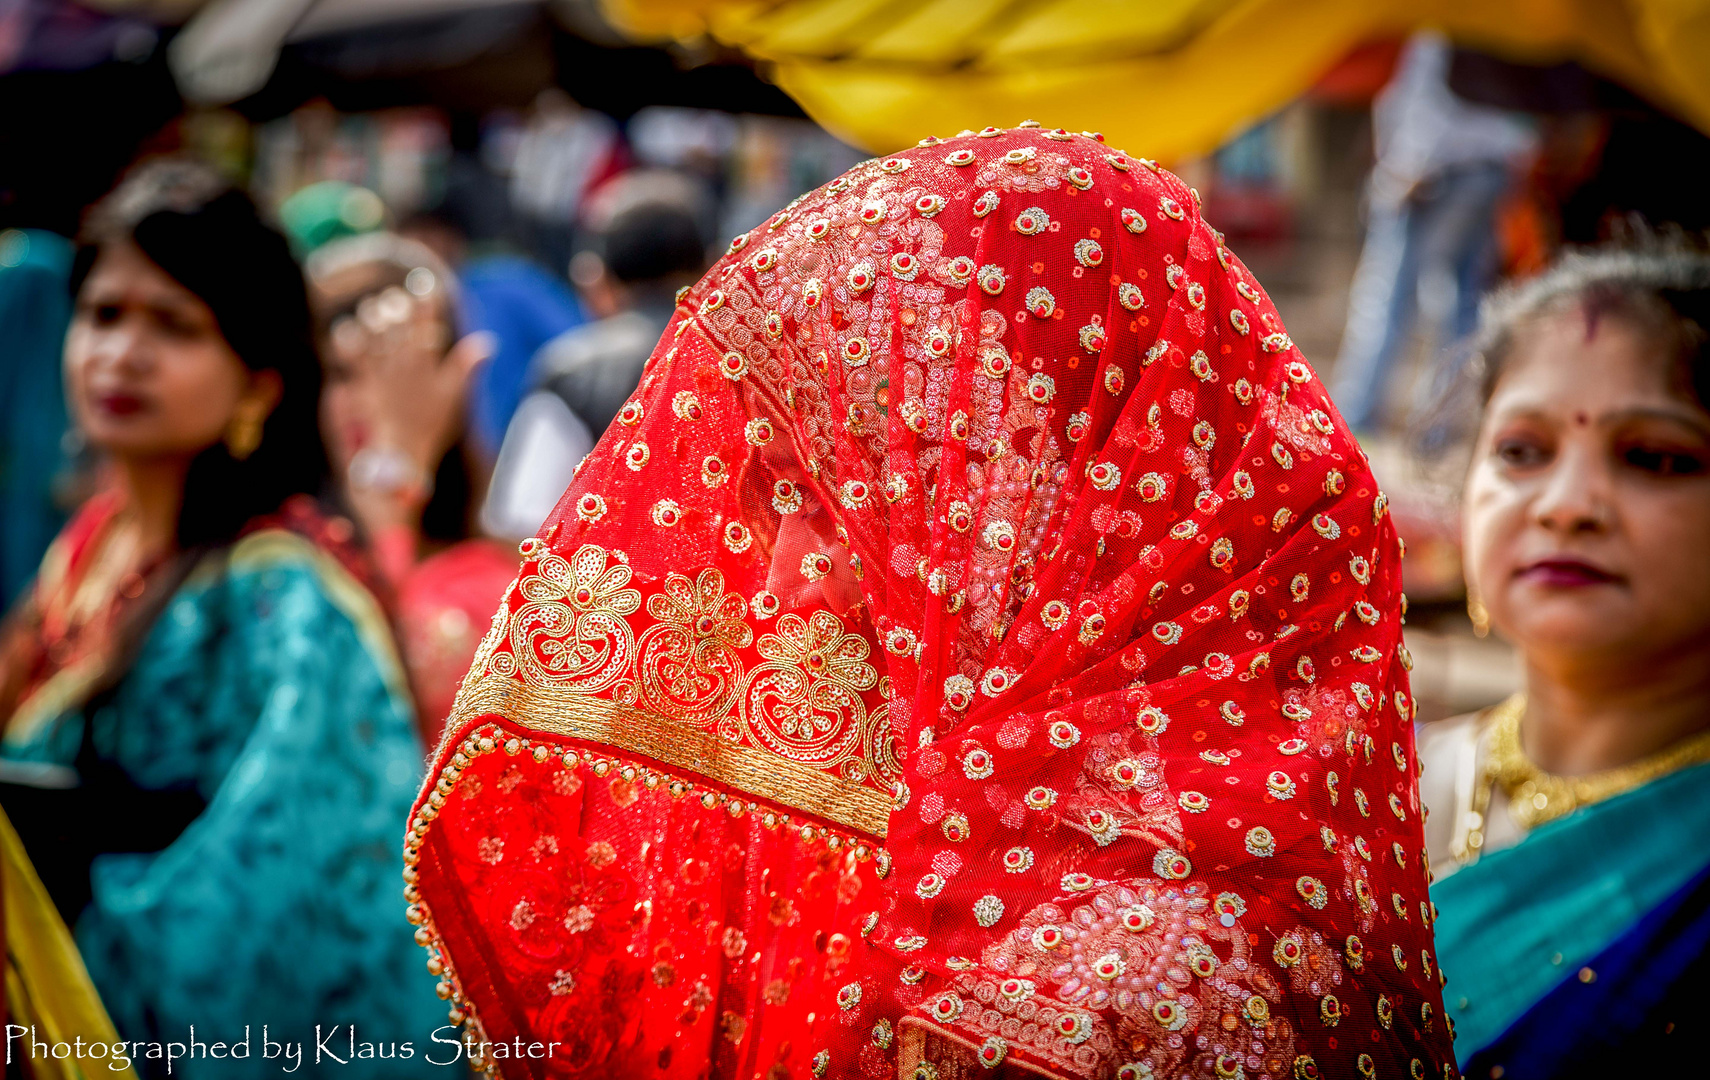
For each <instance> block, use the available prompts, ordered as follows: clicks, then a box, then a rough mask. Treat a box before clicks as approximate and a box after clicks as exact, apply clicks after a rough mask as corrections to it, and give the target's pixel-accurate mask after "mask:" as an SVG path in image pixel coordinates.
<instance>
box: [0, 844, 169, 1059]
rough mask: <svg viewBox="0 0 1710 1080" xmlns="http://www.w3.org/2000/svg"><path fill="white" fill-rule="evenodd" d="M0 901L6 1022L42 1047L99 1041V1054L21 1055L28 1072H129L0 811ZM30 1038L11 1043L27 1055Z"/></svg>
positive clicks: (67, 938) (61, 925)
mask: <svg viewBox="0 0 1710 1080" xmlns="http://www.w3.org/2000/svg"><path fill="white" fill-rule="evenodd" d="M0 907H3V908H4V911H5V919H6V1013H7V1016H6V1023H7V1024H8V1025H11V1024H17V1025H21V1026H23V1027H26V1028H34V1032H33V1037H34V1039H35V1040H36V1041H39V1042H42V1043H46V1044H48V1045H50V1046H53V1045H55V1044H71V1045H73V1046H75V1045H76V1041H77V1040H78V1039H79V1038H81V1039H82V1040H83V1044H84V1046H88V1045H89V1044H90V1043H106V1044H107V1046H108V1047H109V1055H108V1056H107V1057H92V1056H87V1055H86V1056H84V1057H82V1058H81V1059H80V1058H78V1057H76V1056H68V1057H65V1058H60V1059H55V1058H53V1057H52V1056H51V1055H49V1056H48V1057H47V1058H35V1059H33V1060H30V1061H29V1064H28V1066H27V1067H28V1069H29V1070H30V1072H29V1073H28V1075H30V1076H33V1077H37V1078H40V1080H92V1078H93V1077H95V1076H103V1077H121V1076H129V1077H135V1076H136V1072H135V1070H134V1069H132V1068H131V1065H130V1063H129V1061H128V1059H127V1060H126V1063H125V1065H124V1067H123V1068H115V1067H114V1061H113V1059H112V1057H111V1047H112V1046H114V1045H115V1044H116V1043H118V1042H119V1033H118V1031H117V1030H116V1029H115V1028H114V1027H113V1021H112V1020H111V1019H109V1018H108V1016H107V1010H106V1008H105V1007H104V1006H103V1005H102V1004H101V998H100V995H98V994H97V993H96V992H95V984H94V983H93V982H91V981H90V979H89V972H88V971H87V970H85V969H84V967H83V958H82V957H81V956H80V955H78V952H77V943H76V942H75V941H73V940H72V937H71V931H70V929H68V928H67V927H66V925H65V920H63V919H61V918H60V917H59V912H58V911H57V910H56V909H55V908H54V906H53V901H52V900H50V899H49V898H48V894H47V890H46V889H45V888H43V887H42V882H41V879H40V878H39V877H37V876H36V869H35V867H34V866H32V865H31V864H30V857H29V856H28V855H27V854H25V852H24V845H23V842H22V841H20V840H19V839H18V834H17V833H16V832H14V831H13V829H12V823H11V821H10V820H8V819H7V817H6V814H5V812H4V811H0ZM29 1043H30V1038H29V1037H26V1038H25V1039H23V1040H21V1041H19V1042H18V1043H16V1044H11V1050H12V1052H14V1053H18V1052H22V1053H23V1054H25V1055H26V1057H27V1055H28V1054H29V1052H30V1050H29Z"/></svg>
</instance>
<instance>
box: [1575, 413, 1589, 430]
mask: <svg viewBox="0 0 1710 1080" xmlns="http://www.w3.org/2000/svg"><path fill="white" fill-rule="evenodd" d="M1573 422H1574V423H1576V424H1578V425H1579V426H1580V427H1584V426H1585V425H1587V424H1589V423H1591V417H1589V416H1587V415H1585V414H1584V413H1582V412H1576V413H1574V414H1573Z"/></svg>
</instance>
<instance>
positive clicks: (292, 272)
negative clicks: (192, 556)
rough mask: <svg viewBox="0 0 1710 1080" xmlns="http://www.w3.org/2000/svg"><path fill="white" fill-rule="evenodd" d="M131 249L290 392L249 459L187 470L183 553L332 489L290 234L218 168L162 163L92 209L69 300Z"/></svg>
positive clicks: (140, 170) (248, 360)
mask: <svg viewBox="0 0 1710 1080" xmlns="http://www.w3.org/2000/svg"><path fill="white" fill-rule="evenodd" d="M127 242H128V243H133V244H135V245H136V246H137V248H138V249H140V250H141V251H142V253H143V254H144V255H146V256H147V257H148V258H149V259H150V261H152V262H153V263H154V264H155V265H156V266H159V267H160V268H161V269H162V270H164V271H166V273H167V274H169V275H170V276H171V277H172V278H173V279H174V280H176V281H177V282H178V283H179V284H180V285H183V286H184V287H185V288H187V289H189V290H190V291H191V292H193V293H195V294H196V295H197V296H198V297H200V298H201V300H202V302H203V303H205V304H207V305H208V307H209V308H210V309H211V310H212V311H213V313H214V318H215V320H216V321H217V323H218V324H219V328H220V333H221V334H222V335H223V336H224V337H225V339H226V342H227V343H228V344H230V345H231V347H232V351H233V352H235V353H236V354H237V356H238V358H239V359H240V360H242V361H243V364H244V366H245V367H247V368H249V369H250V370H251V371H274V372H277V373H278V374H279V378H280V382H281V383H282V385H283V394H282V395H281V397H280V399H279V404H278V405H276V406H275V407H274V409H273V411H272V412H271V413H269V414H268V417H267V420H266V422H265V423H264V425H263V427H262V438H261V443H260V445H259V446H257V447H256V449H255V451H254V452H253V453H251V454H250V455H249V456H248V457H247V458H245V459H243V460H239V459H237V458H235V457H233V456H232V455H231V454H230V453H229V452H228V451H227V449H226V447H225V445H224V443H215V444H214V445H213V446H210V447H208V448H207V449H205V450H203V451H202V452H201V453H199V454H197V455H196V457H195V459H194V460H193V461H192V462H191V464H190V471H189V474H188V476H187V478H186V480H185V485H184V502H183V505H182V507H181V509H180V510H179V514H178V537H177V539H178V546H179V548H180V549H181V550H185V551H189V550H192V549H205V548H209V547H217V546H219V545H222V544H227V543H230V542H231V541H232V540H234V539H235V538H236V537H237V535H238V534H239V533H240V532H241V531H242V530H243V528H244V526H245V524H246V523H248V522H250V521H252V520H253V519H255V518H257V517H261V516H263V515H268V514H273V513H276V512H277V511H278V510H279V509H280V507H281V506H282V505H283V504H284V503H285V501H286V500H287V499H288V498H290V497H291V496H292V495H297V494H307V495H311V496H319V495H320V494H321V492H322V489H323V488H324V487H325V484H326V479H327V457H326V450H325V448H324V447H323V446H322V444H321V435H320V427H319V422H318V416H319V412H318V409H319V402H320V395H321V367H320V361H319V359H318V358H317V356H316V353H315V345H314V331H313V324H312V322H311V319H310V315H309V299H308V292H307V290H306V288H305V287H304V284H303V274H302V270H301V269H300V268H299V267H298V265H297V262H296V260H295V259H293V258H292V257H291V252H290V249H289V248H288V247H287V246H286V243H285V238H284V236H282V235H281V234H280V233H279V232H278V231H277V230H276V229H274V228H272V227H271V226H270V225H268V224H267V223H266V222H264V221H263V220H262V218H261V215H260V213H259V212H258V211H257V210H256V207H255V204H254V203H253V202H251V201H250V198H249V196H248V195H245V194H244V193H243V192H242V191H240V190H238V189H236V188H234V187H232V186H231V185H230V184H229V183H227V182H226V181H225V180H224V179H223V178H221V177H220V175H219V174H218V173H216V172H215V171H214V170H212V169H211V168H208V167H207V166H205V165H202V164H200V163H198V162H195V161H191V160H186V159H182V158H162V159H157V160H155V161H151V162H148V163H146V164H144V165H141V166H139V167H137V168H136V169H134V170H132V171H131V173H130V174H129V175H127V176H126V177H125V178H124V179H123V180H122V181H120V183H119V186H118V187H116V188H115V189H113V191H112V193H111V194H109V195H108V196H107V197H106V198H104V199H102V200H101V201H100V202H99V203H97V204H95V206H94V207H93V208H92V209H91V211H90V213H89V215H88V217H87V219H86V220H85V224H84V229H83V234H82V235H81V236H80V237H79V247H78V251H77V256H76V260H75V262H74V263H73V268H72V276H71V290H72V294H73V295H76V293H77V292H78V291H79V290H80V289H81V288H82V286H83V282H84V279H85V278H87V277H88V275H89V272H90V270H91V269H93V267H94V265H95V260H96V258H97V257H98V256H99V255H100V253H101V249H102V248H104V247H108V246H111V245H115V244H123V243H127Z"/></svg>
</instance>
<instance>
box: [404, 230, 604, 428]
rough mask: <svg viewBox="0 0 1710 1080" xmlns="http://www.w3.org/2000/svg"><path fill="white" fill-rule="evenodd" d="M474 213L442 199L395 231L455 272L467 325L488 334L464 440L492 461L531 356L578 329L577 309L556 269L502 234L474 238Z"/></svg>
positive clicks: (579, 311)
mask: <svg viewBox="0 0 1710 1080" xmlns="http://www.w3.org/2000/svg"><path fill="white" fill-rule="evenodd" d="M474 216H475V210H474V208H472V207H465V206H463V205H462V204H461V202H460V201H459V200H456V199H449V198H448V200H447V202H446V203H445V204H444V205H442V206H441V207H439V208H438V209H436V210H433V211H429V212H425V213H420V214H416V215H414V216H413V217H411V218H409V219H408V220H406V221H404V222H403V223H402V224H401V225H400V226H399V228H398V232H399V233H400V234H401V235H402V236H404V237H405V238H407V239H411V240H415V241H418V242H420V243H422V244H424V245H425V246H427V247H428V248H429V249H431V250H432V251H433V252H434V254H436V255H438V256H439V257H440V259H441V260H443V261H444V263H445V264H446V265H447V266H449V267H451V268H452V270H453V271H455V272H456V274H457V276H458V280H459V283H460V285H461V289H460V295H461V303H462V309H463V316H462V317H463V322H464V326H465V328H466V329H467V330H469V331H471V332H473V331H477V330H482V331H486V332H487V333H489V334H491V335H492V355H491V356H489V357H488V359H487V362H486V363H485V364H482V365H481V368H480V370H479V371H478V372H477V373H476V376H475V378H474V380H473V382H472V385H471V387H470V391H471V392H470V400H469V426H470V430H469V434H470V437H471V439H472V440H473V445H474V446H475V448H476V449H477V450H479V451H480V452H481V453H482V454H483V455H484V456H485V458H486V460H487V461H489V462H490V461H492V459H493V456H494V455H495V454H497V453H498V452H499V444H500V443H501V442H503V441H504V437H505V425H506V424H508V423H510V419H511V414H512V413H514V412H516V408H517V403H518V402H520V401H521V400H522V397H523V392H524V386H525V379H526V375H527V372H528V364H529V359H530V358H531V357H532V356H534V354H535V352H536V351H537V350H538V349H539V348H540V347H541V346H542V345H544V344H546V343H547V342H548V341H551V340H552V339H553V338H555V337H557V336H558V335H559V334H562V333H564V332H565V331H566V330H569V329H571V328H572V327H576V326H580V325H581V324H582V321H583V314H582V307H581V305H580V304H578V303H577V302H576V297H575V296H574V295H573V294H572V293H571V292H570V286H569V284H568V283H567V282H566V281H565V280H564V279H563V278H562V277H560V276H559V274H554V273H552V272H551V271H548V270H547V269H545V268H544V267H542V266H541V265H540V264H539V263H536V262H535V261H534V260H533V259H530V258H528V257H527V256H525V255H520V254H517V253H515V252H513V251H510V250H508V248H507V247H505V246H503V241H502V240H501V239H500V238H493V237H482V236H476V235H472V234H471V229H470V227H469V225H468V224H467V222H468V221H469V220H471V219H472V218H473V217H474ZM559 273H560V274H561V273H562V268H560V271H559Z"/></svg>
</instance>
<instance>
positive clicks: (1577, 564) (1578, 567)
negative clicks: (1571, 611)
mask: <svg viewBox="0 0 1710 1080" xmlns="http://www.w3.org/2000/svg"><path fill="white" fill-rule="evenodd" d="M1514 576H1515V577H1517V578H1520V579H1521V580H1523V581H1529V582H1532V583H1533V584H1537V585H1543V586H1545V587H1546V588H1554V589H1573V588H1582V587H1584V586H1587V585H1607V584H1609V583H1610V582H1613V581H1617V580H1619V578H1617V577H1616V576H1615V575H1614V574H1611V573H1610V572H1609V571H1607V570H1604V569H1602V568H1601V567H1598V566H1594V565H1593V564H1591V563H1589V562H1586V561H1585V560H1584V559H1576V558H1573V557H1571V556H1554V557H1551V558H1548V559H1539V560H1538V561H1537V562H1534V563H1532V564H1530V565H1528V566H1525V567H1522V568H1521V569H1520V571H1519V572H1518V573H1516V574H1515V575H1514Z"/></svg>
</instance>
